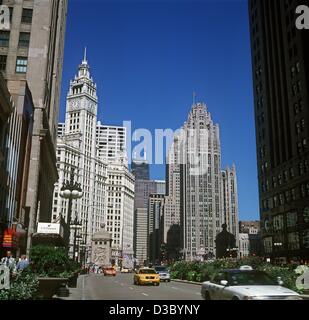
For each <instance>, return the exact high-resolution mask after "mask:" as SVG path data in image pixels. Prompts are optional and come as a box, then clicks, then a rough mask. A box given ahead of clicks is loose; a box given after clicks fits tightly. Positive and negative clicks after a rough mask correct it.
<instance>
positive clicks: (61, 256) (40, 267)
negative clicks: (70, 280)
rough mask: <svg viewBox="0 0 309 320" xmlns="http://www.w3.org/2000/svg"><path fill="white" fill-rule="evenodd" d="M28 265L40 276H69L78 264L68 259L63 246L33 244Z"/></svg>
mask: <svg viewBox="0 0 309 320" xmlns="http://www.w3.org/2000/svg"><path fill="white" fill-rule="evenodd" d="M30 261H31V263H30V266H31V269H32V271H33V272H34V273H36V274H37V275H38V276H40V277H59V278H61V277H65V278H66V277H70V276H71V275H72V274H73V273H74V272H76V270H77V268H78V265H77V264H76V263H75V262H73V261H71V260H70V259H69V256H68V254H67V251H66V250H65V249H64V248H55V247H52V246H47V245H37V246H33V247H32V249H31V251H30Z"/></svg>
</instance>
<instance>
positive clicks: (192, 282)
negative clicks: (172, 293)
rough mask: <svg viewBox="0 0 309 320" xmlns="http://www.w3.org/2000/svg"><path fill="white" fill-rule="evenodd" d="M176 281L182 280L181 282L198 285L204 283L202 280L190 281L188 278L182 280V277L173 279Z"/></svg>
mask: <svg viewBox="0 0 309 320" xmlns="http://www.w3.org/2000/svg"><path fill="white" fill-rule="evenodd" d="M171 280H172V281H174V282H180V283H187V284H195V285H198V286H201V285H202V282H196V281H188V280H181V279H171Z"/></svg>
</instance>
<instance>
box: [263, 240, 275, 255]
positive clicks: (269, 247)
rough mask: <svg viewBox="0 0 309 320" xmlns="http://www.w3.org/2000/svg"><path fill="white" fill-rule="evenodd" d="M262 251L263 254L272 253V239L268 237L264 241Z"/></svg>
mask: <svg viewBox="0 0 309 320" xmlns="http://www.w3.org/2000/svg"><path fill="white" fill-rule="evenodd" d="M264 250H265V253H271V252H272V251H273V241H272V237H268V238H265V239H264Z"/></svg>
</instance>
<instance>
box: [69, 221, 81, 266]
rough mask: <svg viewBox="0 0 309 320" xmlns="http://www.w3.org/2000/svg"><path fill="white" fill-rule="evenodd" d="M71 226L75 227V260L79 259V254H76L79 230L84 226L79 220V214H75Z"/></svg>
mask: <svg viewBox="0 0 309 320" xmlns="http://www.w3.org/2000/svg"><path fill="white" fill-rule="evenodd" d="M71 228H73V229H74V243H73V260H75V261H77V256H76V240H77V230H80V229H81V228H82V223H81V222H80V221H78V219H77V215H76V216H75V219H74V221H72V222H71Z"/></svg>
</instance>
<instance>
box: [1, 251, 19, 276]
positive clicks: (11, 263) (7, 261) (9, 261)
mask: <svg viewBox="0 0 309 320" xmlns="http://www.w3.org/2000/svg"><path fill="white" fill-rule="evenodd" d="M1 264H2V265H4V266H6V267H8V268H9V269H10V273H11V274H14V273H16V260H15V259H14V258H13V254H12V252H11V251H7V253H6V257H3V258H2V259H1Z"/></svg>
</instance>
